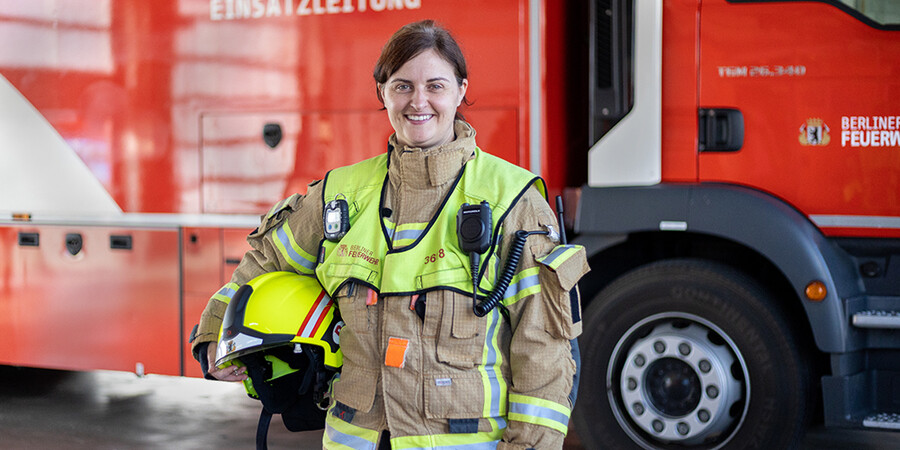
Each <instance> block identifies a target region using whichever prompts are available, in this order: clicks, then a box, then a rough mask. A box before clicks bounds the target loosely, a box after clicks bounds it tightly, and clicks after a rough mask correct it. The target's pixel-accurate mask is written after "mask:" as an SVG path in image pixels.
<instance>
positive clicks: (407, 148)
mask: <svg viewBox="0 0 900 450" xmlns="http://www.w3.org/2000/svg"><path fill="white" fill-rule="evenodd" d="M373 75H374V81H375V86H376V95H377V96H378V99H379V100H380V101H381V102H382V104H383V105H384V110H385V111H386V112H387V115H388V118H389V120H390V123H391V126H392V127H393V129H394V134H393V135H392V136H390V137H389V138H388V140H387V152H386V153H383V154H381V155H378V156H376V157H373V158H370V159H367V160H364V161H361V162H359V163H356V164H353V165H350V166H344V167H338V168H336V169H333V170H331V171H330V172H328V174H327V175H326V177H325V179H324V180H322V181H320V182H314V183H312V184H310V186H309V190H308V191H307V195H306V196H300V195H294V196H292V197H290V198H289V199H287V200H286V201H284V202H282V203H280V204H279V205H278V206H276V207H274V208H272V210H271V211H270V213H269V214H267V215H266V216H265V217H264V219H263V222H262V223H261V224H260V226H259V228H257V231H255V232H254V233H253V234H251V235H250V236H249V237H248V241H249V242H250V244H251V246H252V247H253V248H254V249H255V250H252V251H250V252H248V253H247V255H246V256H245V257H244V259H243V260H242V261H241V263H240V265H238V267H237V268H236V269H235V271H234V274H233V276H232V278H231V282H230V283H229V284H227V285H226V286H225V287H224V288H223V289H222V290H221V291H220V293H219V294H216V295H215V296H213V298H212V299H211V300H210V302H209V304H208V306H207V308H206V311H204V314H203V317H202V318H201V321H200V324H199V326H198V330H199V332H198V333H197V335H196V336H197V338H196V339H195V341H194V342H195V343H194V350H195V352H196V353H197V354H199V355H204V354H205V355H207V359H208V360H209V361H210V362H213V361H215V352H214V349H215V345H214V341H215V338H216V335H217V334H218V330H219V325H220V323H221V319H218V318H219V317H222V311H223V310H225V309H226V308H230V306H228V307H226V306H225V304H226V303H228V304H231V305H233V304H239V303H236V302H237V301H241V300H240V299H241V297H240V296H239V294H236V293H235V292H236V290H237V289H238V288H239V287H240V286H241V285H244V287H246V286H247V285H248V284H250V285H251V286H252V284H253V282H252V281H251V280H253V279H254V278H256V277H257V276H260V275H262V274H264V273H266V272H272V271H291V272H296V273H300V274H301V275H309V276H315V277H316V278H317V279H318V282H319V283H320V284H321V285H322V287H323V288H324V290H325V292H327V294H328V296H329V297H330V298H331V299H333V301H334V303H335V304H336V305H337V307H338V309H339V311H340V314H341V320H342V321H343V323H342V324H341V327H340V334H339V336H340V351H341V352H342V355H343V360H342V361H343V366H342V367H341V373H340V376H339V377H335V378H334V379H333V380H332V382H331V384H330V389H329V392H331V400H332V404H331V406H330V410H329V411H330V412H329V414H327V415H326V417H325V434H324V436H323V440H322V444H323V447H324V448H348V447H352V448H371V449H374V448H376V446H377V447H378V448H379V449H380V450H383V449H389V448H391V447H394V448H437V447H439V448H460V447H469V446H472V447H478V448H482V447H485V448H488V447H490V448H497V449H499V450H510V449H517V450H518V449H524V448H542V449H543V448H547V449H553V448H556V449H559V448H561V447H562V444H563V439H564V437H565V433H566V432H567V427H568V422H569V415H570V413H571V410H572V407H573V405H574V402H575V395H574V391H575V387H576V386H577V383H576V382H575V381H576V378H575V377H576V375H575V373H576V370H577V365H578V362H577V358H578V356H577V355H578V349H577V345H576V343H575V341H574V339H575V338H576V337H577V336H578V334H580V332H581V323H580V305H579V300H578V296H577V295H570V291H572V290H573V288H574V283H576V282H577V280H578V279H579V278H581V277H582V276H583V275H584V274H585V273H586V272H587V270H588V269H587V261H586V259H585V253H584V249H583V248H582V247H581V246H572V245H557V244H558V243H559V242H560V239H559V234H558V233H557V232H556V231H555V230H559V225H558V224H557V222H556V217H555V215H554V214H553V212H552V210H551V209H550V206H549V205H548V204H547V201H546V198H545V195H546V187H545V186H544V183H543V181H542V180H541V179H540V178H539V177H537V176H535V175H534V174H532V173H531V172H528V171H527V170H525V169H522V168H520V167H516V166H514V165H513V164H510V163H509V162H507V161H505V160H503V159H501V158H499V157H496V156H493V155H490V154H488V153H486V152H484V151H482V150H481V149H480V148H479V147H478V146H477V145H476V143H475V129H474V128H473V127H472V125H470V124H469V123H468V122H466V121H465V120H464V119H463V117H462V115H461V114H459V111H458V108H459V107H460V105H463V104H464V103H466V91H467V89H468V86H469V81H468V73H467V70H466V62H465V59H464V58H463V55H462V52H461V51H460V49H459V46H458V45H457V43H456V41H455V40H454V39H453V37H451V36H450V34H449V33H448V32H447V30H445V29H443V28H441V27H439V26H437V25H435V24H434V22H432V21H430V20H426V21H421V22H415V23H411V24H408V25H406V26H404V27H403V28H401V29H400V30H399V31H397V32H396V33H394V35H393V36H392V37H391V39H390V40H389V41H388V43H387V44H386V45H385V46H384V48H383V49H382V53H381V56H380V57H379V59H378V62H377V63H376V66H375V70H374V73H373ZM360 132H361V133H365V132H366V130H360ZM326 205H327V206H326ZM492 211H493V213H492ZM331 213H333V214H336V215H337V216H342V217H334V219H333V220H331V219H329V215H330V214H331ZM330 220H331V221H330ZM326 222H327V223H329V225H328V226H329V227H330V226H331V225H330V224H333V223H338V222H340V223H341V225H340V227H339V229H340V233H335V232H328V233H326V232H325V230H326V225H325V223H326ZM467 224H468V225H467ZM327 229H329V230H330V229H331V228H327ZM501 230H503V232H501ZM528 236H532V237H531V238H528ZM526 238H528V242H527V246H526V243H525V239H526ZM563 244H565V242H563ZM514 248H515V249H517V250H515V251H513V250H511V249H514ZM501 249H502V250H503V253H501ZM526 252H527V253H526ZM481 255H484V256H483V257H484V262H483V264H481V262H480V259H481V258H482V256H481ZM504 260H505V263H506V264H505V268H504V270H503V273H502V274H499V273H497V272H498V268H499V267H503V266H504V265H503V264H502V263H503V262H504ZM479 269H480V270H479ZM248 282H249V283H248ZM235 299H237V300H235ZM248 302H249V301H248ZM249 304H250V303H248V305H249ZM248 308H249V306H248ZM282 309H283V308H282ZM229 310H230V309H229ZM277 313H278V314H283V313H284V311H279V312H277ZM278 314H276V316H277V315H278ZM211 343H212V344H213V345H210V344H211ZM274 351H275V348H274V347H273V348H272V352H273V353H272V354H271V355H267V356H266V358H269V356H272V357H277V355H275V354H274ZM289 351H290V350H289ZM248 357H249V355H248ZM206 372H207V373H208V374H209V375H211V376H213V377H216V378H219V379H222V380H231V381H235V380H239V379H245V378H247V376H248V375H247V374H246V373H244V372H242V371H241V370H240V369H238V371H237V372H235V371H234V369H232V368H230V367H227V366H225V365H223V366H221V367H215V366H213V364H212V363H210V364H209V366H208V370H207V371H206ZM250 377H251V379H253V378H256V376H255V375H252V374H251V375H250ZM256 381H257V380H255V379H254V383H255V382H256ZM326 384H327V383H326Z"/></svg>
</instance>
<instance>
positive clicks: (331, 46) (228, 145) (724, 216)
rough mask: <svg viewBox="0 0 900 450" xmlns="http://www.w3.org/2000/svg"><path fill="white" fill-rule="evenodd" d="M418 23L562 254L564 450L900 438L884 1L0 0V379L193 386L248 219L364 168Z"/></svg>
mask: <svg viewBox="0 0 900 450" xmlns="http://www.w3.org/2000/svg"><path fill="white" fill-rule="evenodd" d="M423 18H434V19H437V20H438V21H439V22H441V23H442V24H443V25H445V26H447V27H448V28H450V29H451V31H453V32H454V34H455V35H456V36H457V37H458V39H459V41H460V43H461V44H462V46H463V50H464V51H465V53H466V55H467V57H468V60H469V65H470V72H471V78H470V85H469V86H470V88H469V97H470V98H471V99H472V100H474V104H473V105H472V106H470V107H468V108H467V109H466V110H465V111H464V113H465V115H466V117H467V119H468V120H469V121H470V122H472V123H473V125H474V126H475V128H476V129H477V130H478V142H479V145H480V147H482V148H483V149H485V150H487V151H489V152H491V153H494V154H496V155H498V156H501V157H503V158H505V159H507V160H509V161H512V162H515V163H517V164H519V165H521V166H523V167H527V168H529V169H531V170H532V171H534V172H536V173H538V174H541V175H542V176H544V178H545V179H547V181H548V183H549V185H550V187H551V192H553V193H561V192H564V191H565V194H566V195H565V197H566V199H567V201H566V205H567V207H566V216H567V223H568V225H569V227H570V229H571V230H572V234H570V240H571V241H575V242H577V243H580V244H583V245H585V247H586V248H587V249H588V253H589V255H590V262H591V267H592V272H591V273H590V274H589V275H588V276H587V277H586V278H585V279H584V280H583V282H582V285H581V294H582V303H583V306H584V311H583V320H584V330H585V331H584V335H583V336H582V337H581V339H580V342H581V345H582V354H583V370H582V373H581V382H580V386H581V387H580V395H579V397H578V403H577V407H576V408H575V411H574V422H575V425H576V428H577V430H578V433H579V435H580V437H581V440H582V441H583V442H584V444H585V446H586V447H587V448H601V447H607V446H612V447H644V448H719V447H725V446H727V447H747V448H757V447H764V446H769V447H772V448H784V447H789V446H791V445H792V444H796V442H797V439H799V438H800V436H801V435H802V433H803V431H804V429H805V427H806V426H807V424H808V423H809V422H810V421H819V422H824V423H825V424H826V425H829V426H837V427H860V428H863V427H867V428H879V429H885V428H887V429H898V428H900V425H898V424H897V423H898V422H897V417H898V415H897V414H898V413H900V394H898V392H900V391H898V388H897V386H900V331H898V329H900V109H898V107H897V102H896V100H895V99H897V98H900V78H898V76H897V67H898V66H897V64H898V61H900V27H898V25H897V24H898V23H900V6H898V5H897V3H896V2H892V1H888V0H884V1H872V0H869V1H865V2H863V1H855V0H842V1H838V0H821V1H811V0H810V1H749V0H665V1H663V0H606V1H600V0H592V1H588V2H554V1H542V0H481V1H477V0H459V1H454V2H448V1H442V0H265V1H264V0H177V1H174V0H173V1H154V2H137V1H129V0H101V1H94V0H55V1H54V0H49V1H43V2H0V145H2V150H0V329H2V330H3V332H4V333H3V339H0V364H6V365H21V366H33V367H47V368H60V369H69V370H94V369H111V370H125V371H135V372H137V373H139V374H143V373H157V374H169V375H187V376H196V375H198V371H199V370H198V368H197V367H196V364H195V363H194V362H193V361H192V360H191V358H190V355H189V352H188V348H187V344H186V343H185V338H186V336H187V334H188V332H189V330H190V328H191V327H192V326H193V324H194V323H195V322H196V320H197V318H198V317H199V314H200V311H201V310H202V308H203V306H204V305H205V303H206V301H207V299H208V297H209V295H210V294H211V293H213V292H214V291H215V290H216V289H218V288H219V287H220V286H221V285H222V284H224V283H225V282H226V281H227V280H228V278H229V277H230V272H231V270H233V268H234V267H235V265H236V264H237V263H238V262H239V260H240V258H241V255H242V254H243V253H244V252H245V251H246V249H247V248H248V247H247V244H246V243H245V241H244V238H245V236H246V235H247V233H248V232H249V231H250V230H252V229H253V228H254V227H255V226H256V225H257V222H258V217H259V214H262V213H264V212H265V211H266V210H268V208H269V207H270V206H271V205H272V204H273V203H274V202H276V201H278V200H280V199H282V198H285V197H287V196H288V195H290V194H292V193H294V192H300V193H303V192H305V189H306V184H307V183H309V182H310V181H312V180H314V179H317V178H321V177H322V176H323V175H324V173H325V171H326V170H328V169H330V168H333V167H335V166H338V165H342V164H347V163H351V162H355V161H358V160H361V159H363V158H366V157H368V156H372V155H375V154H378V153H380V152H381V151H383V149H384V142H385V138H386V137H387V136H388V135H389V133H390V132H391V129H390V125H389V122H388V121H387V118H386V117H385V116H384V112H383V111H380V110H379V109H380V106H381V105H380V104H379V103H378V102H377V100H376V98H375V95H374V92H373V81H372V79H371V70H372V67H373V65H374V61H375V58H376V57H377V55H378V52H379V50H380V46H381V45H382V44H383V43H384V42H385V40H386V39H387V37H388V36H390V34H391V33H393V31H395V30H396V29H397V28H399V27H400V26H401V25H402V24H405V23H408V22H411V21H414V20H419V19H423Z"/></svg>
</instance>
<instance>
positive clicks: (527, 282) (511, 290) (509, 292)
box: [503, 274, 541, 300]
mask: <svg viewBox="0 0 900 450" xmlns="http://www.w3.org/2000/svg"><path fill="white" fill-rule="evenodd" d="M539 284H541V282H540V280H539V279H538V274H534V275H530V276H527V277H525V278H522V279H521V280H519V281H517V282H515V283H514V284H510V285H509V287H508V288H506V292H504V293H503V299H504V300H506V299H508V298H512V297H515V296H516V295H517V294H518V293H519V292H520V291H524V290H525V289H528V288H530V287H532V286H537V285H539Z"/></svg>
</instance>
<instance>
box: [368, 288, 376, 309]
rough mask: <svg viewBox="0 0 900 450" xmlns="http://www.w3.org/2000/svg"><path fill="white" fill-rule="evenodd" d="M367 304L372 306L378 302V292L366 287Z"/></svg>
mask: <svg viewBox="0 0 900 450" xmlns="http://www.w3.org/2000/svg"><path fill="white" fill-rule="evenodd" d="M366 291H367V292H366V306H372V305H374V304H376V303H378V294H376V293H375V291H373V290H371V289H366Z"/></svg>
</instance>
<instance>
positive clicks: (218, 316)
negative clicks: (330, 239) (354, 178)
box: [191, 182, 324, 358]
mask: <svg viewBox="0 0 900 450" xmlns="http://www.w3.org/2000/svg"><path fill="white" fill-rule="evenodd" d="M322 184H323V183H319V182H314V183H312V184H310V185H309V188H308V190H307V194H306V195H299V194H294V195H292V196H290V197H288V198H286V199H284V200H282V201H280V202H278V203H276V204H275V205H274V206H273V207H272V208H271V209H270V210H269V212H267V213H266V214H265V215H263V216H261V220H260V225H259V227H258V228H257V229H256V230H253V232H252V233H250V235H249V236H248V237H247V242H248V243H249V244H250V246H251V247H252V249H251V250H250V251H248V252H247V253H245V254H244V257H243V259H241V262H240V264H238V266H237V268H235V270H234V272H233V273H232V275H231V280H230V281H229V282H228V283H226V284H225V286H222V288H220V289H219V290H218V291H217V292H216V293H215V294H213V296H212V297H211V298H210V299H209V302H208V303H207V304H206V309H204V310H203V313H202V314H201V315H200V323H199V324H197V328H196V332H195V333H194V335H193V336H191V339H192V340H191V350H192V352H193V353H194V358H197V357H198V355H197V351H198V347H199V346H200V345H201V344H203V343H204V342H215V341H217V340H218V336H219V327H220V326H221V325H222V318H223V317H224V315H225V309H226V308H227V307H228V302H230V301H231V297H232V296H233V295H234V294H235V292H236V291H237V289H238V288H239V287H240V286H241V285H242V284H244V283H246V282H248V281H250V280H252V279H253V278H255V277H257V276H259V275H262V274H264V273H267V272H274V271H279V270H284V271H291V272H296V273H302V274H312V273H314V271H315V267H316V257H315V255H316V253H317V252H318V248H319V242H320V241H321V239H322V236H323V234H324V233H323V231H322Z"/></svg>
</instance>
